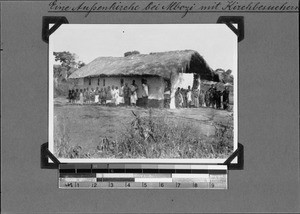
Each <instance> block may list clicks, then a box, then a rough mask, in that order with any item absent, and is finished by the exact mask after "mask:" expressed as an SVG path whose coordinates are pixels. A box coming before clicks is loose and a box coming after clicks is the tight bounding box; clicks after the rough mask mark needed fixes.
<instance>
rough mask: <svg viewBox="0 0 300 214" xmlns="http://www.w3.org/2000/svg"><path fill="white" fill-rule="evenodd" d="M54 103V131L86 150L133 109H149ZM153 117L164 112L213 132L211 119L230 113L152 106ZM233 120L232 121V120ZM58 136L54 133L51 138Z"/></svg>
mask: <svg viewBox="0 0 300 214" xmlns="http://www.w3.org/2000/svg"><path fill="white" fill-rule="evenodd" d="M54 103H55V105H54V130H55V132H61V130H62V129H63V130H64V132H65V133H67V135H68V137H69V144H70V146H77V145H79V146H81V147H83V148H85V149H86V150H89V149H93V148H95V147H96V146H97V145H98V144H99V142H100V141H102V139H103V138H108V139H114V138H115V136H117V135H118V134H119V133H120V132H124V130H125V128H126V126H128V124H130V122H131V121H132V119H133V112H134V113H135V114H138V115H141V116H143V115H148V114H149V109H144V108H140V107H107V106H100V105H76V104H68V103H67V101H66V99H65V98H56V99H55V102H54ZM152 113H153V116H161V115H164V116H166V117H170V118H173V119H174V120H177V121H180V122H182V123H189V122H192V123H193V124H197V126H199V134H200V135H204V136H206V137H209V136H212V135H214V126H213V122H218V121H228V120H229V116H230V115H231V114H232V112H228V111H225V110H215V109H212V108H205V107H203V108H190V109H186V108H182V109H152ZM231 122H233V121H231ZM59 137H61V135H57V133H55V134H54V139H56V138H59Z"/></svg>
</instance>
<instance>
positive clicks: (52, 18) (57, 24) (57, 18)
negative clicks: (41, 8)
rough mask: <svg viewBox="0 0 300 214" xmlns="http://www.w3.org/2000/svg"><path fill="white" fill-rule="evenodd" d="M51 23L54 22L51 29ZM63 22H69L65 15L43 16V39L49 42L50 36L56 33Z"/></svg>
mask: <svg viewBox="0 0 300 214" xmlns="http://www.w3.org/2000/svg"><path fill="white" fill-rule="evenodd" d="M49 24H54V25H53V26H52V27H51V28H50V29H49ZM62 24H69V21H68V19H67V18H66V17H64V16H43V27H42V39H43V41H44V42H46V43H49V36H50V35H51V34H52V33H54V32H55V31H56V30H57V29H58V28H59V27H60V26H61V25H62Z"/></svg>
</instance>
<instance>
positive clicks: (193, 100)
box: [68, 79, 230, 110]
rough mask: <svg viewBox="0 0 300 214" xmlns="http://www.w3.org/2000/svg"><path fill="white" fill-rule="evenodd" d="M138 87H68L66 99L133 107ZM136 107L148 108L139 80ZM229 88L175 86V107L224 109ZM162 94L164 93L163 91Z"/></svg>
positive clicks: (144, 85) (145, 89) (167, 98)
mask: <svg viewBox="0 0 300 214" xmlns="http://www.w3.org/2000/svg"><path fill="white" fill-rule="evenodd" d="M138 90H139V88H138V86H137V84H136V83H135V80H133V81H132V84H131V85H130V86H129V85H128V83H125V84H122V85H121V87H118V86H114V85H112V86H111V87H110V86H107V87H103V88H99V87H96V88H95V89H94V88H84V89H73V90H69V94H68V100H69V103H73V104H80V105H83V104H99V105H111V106H119V105H121V106H136V104H137V100H138V96H137V91H138ZM141 90H142V91H141V95H142V97H141V98H140V106H142V107H148V93H149V88H148V85H147V80H145V79H142V89H141ZM229 93H230V92H229V89H228V87H225V89H224V90H223V91H220V90H217V87H216V86H215V85H211V87H210V88H209V89H208V90H207V91H204V90H199V89H197V88H195V89H191V87H190V86H188V89H183V88H177V91H176V92H175V106H176V108H199V107H211V108H215V109H224V110H228V108H229ZM165 95H166V94H165ZM166 103H167V105H164V106H165V107H168V106H169V105H168V104H170V94H169V96H165V104H166Z"/></svg>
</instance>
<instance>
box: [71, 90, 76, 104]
mask: <svg viewBox="0 0 300 214" xmlns="http://www.w3.org/2000/svg"><path fill="white" fill-rule="evenodd" d="M75 99H76V93H75V90H74V89H72V91H71V103H74V102H75Z"/></svg>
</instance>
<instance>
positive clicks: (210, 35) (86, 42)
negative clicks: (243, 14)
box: [49, 24, 237, 76]
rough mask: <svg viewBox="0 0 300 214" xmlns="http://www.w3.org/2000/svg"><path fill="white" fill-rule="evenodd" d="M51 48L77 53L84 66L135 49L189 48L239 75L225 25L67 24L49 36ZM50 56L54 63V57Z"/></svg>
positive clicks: (234, 40) (233, 41)
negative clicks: (100, 58) (98, 58)
mask: <svg viewBox="0 0 300 214" xmlns="http://www.w3.org/2000/svg"><path fill="white" fill-rule="evenodd" d="M49 47H50V48H49V50H50V51H52V50H53V51H69V52H71V53H75V54H76V55H77V56H78V59H77V61H83V62H85V63H89V62H91V61H92V60H94V59H95V58H97V57H100V56H118V57H122V56H123V55H124V53H125V52H127V51H133V50H137V51H139V52H140V53H142V54H148V53H150V52H163V51H173V50H187V49H190V50H195V51H197V52H198V53H199V54H200V55H202V56H203V57H204V59H205V60H206V61H207V63H208V64H209V66H210V67H211V68H213V69H217V68H223V69H224V70H227V69H231V70H232V71H233V75H234V76H235V75H236V72H237V36H236V35H235V34H234V33H233V32H232V31H231V30H230V29H229V28H228V27H227V26H226V25H225V24H156V25H154V24H147V25H145V24H143V25H137V24H132V25H117V24H86V25H82V24H80V25H79V24H64V25H62V26H60V27H59V29H58V30H56V31H55V32H54V33H53V34H52V35H51V36H50V43H49ZM49 56H50V62H54V57H53V54H51V53H50V54H49ZM56 64H57V62H56Z"/></svg>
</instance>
